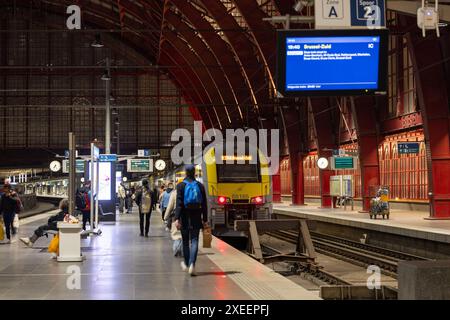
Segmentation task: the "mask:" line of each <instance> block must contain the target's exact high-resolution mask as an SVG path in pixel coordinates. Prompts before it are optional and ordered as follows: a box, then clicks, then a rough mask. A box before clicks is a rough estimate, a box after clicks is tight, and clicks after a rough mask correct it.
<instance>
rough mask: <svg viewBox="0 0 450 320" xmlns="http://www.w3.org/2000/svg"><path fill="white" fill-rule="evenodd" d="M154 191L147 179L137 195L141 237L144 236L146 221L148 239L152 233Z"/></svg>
mask: <svg viewBox="0 0 450 320" xmlns="http://www.w3.org/2000/svg"><path fill="white" fill-rule="evenodd" d="M152 198H153V197H152V190H151V189H150V185H149V183H148V180H147V179H144V180H143V181H142V189H141V190H140V191H139V192H138V193H137V195H136V204H137V205H138V208H139V228H140V231H141V233H140V236H141V237H143V236H144V220H145V237H146V238H148V233H149V231H150V219H151V217H152V207H153V205H152Z"/></svg>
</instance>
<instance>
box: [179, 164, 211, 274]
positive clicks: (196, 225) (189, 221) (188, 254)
mask: <svg viewBox="0 0 450 320" xmlns="http://www.w3.org/2000/svg"><path fill="white" fill-rule="evenodd" d="M193 182H195V183H196V184H197V186H196V187H195V188H197V187H198V189H199V190H200V195H201V203H199V204H198V205H196V206H189V205H185V203H186V199H185V197H190V196H191V195H189V194H188V195H186V194H185V190H186V188H187V185H188V184H191V183H193ZM195 188H193V189H191V190H195ZM188 191H189V189H188ZM207 221H208V208H207V198H206V192H205V187H204V186H203V184H201V183H200V182H198V181H196V180H195V166H193V165H187V166H186V178H185V179H184V181H183V182H181V183H179V184H178V185H177V200H176V209H175V225H176V227H177V228H178V229H181V236H182V238H183V255H184V261H182V262H181V269H182V270H183V271H185V270H187V269H188V268H189V274H190V275H191V276H194V275H195V262H196V261H197V253H198V236H199V234H200V229H202V228H203V227H204V226H206V225H207Z"/></svg>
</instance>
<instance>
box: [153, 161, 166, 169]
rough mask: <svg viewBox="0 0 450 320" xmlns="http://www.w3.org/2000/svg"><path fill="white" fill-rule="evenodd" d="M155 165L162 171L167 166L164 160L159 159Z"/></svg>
mask: <svg viewBox="0 0 450 320" xmlns="http://www.w3.org/2000/svg"><path fill="white" fill-rule="evenodd" d="M155 167H156V169H158V170H160V171H161V170H164V169H165V168H166V162H165V161H164V160H158V161H156V163H155Z"/></svg>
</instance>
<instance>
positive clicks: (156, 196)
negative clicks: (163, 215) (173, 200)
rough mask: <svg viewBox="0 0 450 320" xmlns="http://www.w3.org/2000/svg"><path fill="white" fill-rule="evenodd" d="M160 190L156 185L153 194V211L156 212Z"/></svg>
mask: <svg viewBox="0 0 450 320" xmlns="http://www.w3.org/2000/svg"><path fill="white" fill-rule="evenodd" d="M158 197H159V194H158V189H157V188H156V185H154V186H153V192H152V210H156V203H157V202H158Z"/></svg>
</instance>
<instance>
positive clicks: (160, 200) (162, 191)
mask: <svg viewBox="0 0 450 320" xmlns="http://www.w3.org/2000/svg"><path fill="white" fill-rule="evenodd" d="M165 190H166V187H165V186H164V185H162V186H161V187H159V193H158V203H159V209H160V210H161V202H162V197H163V195H164V191H165Z"/></svg>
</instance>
